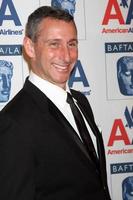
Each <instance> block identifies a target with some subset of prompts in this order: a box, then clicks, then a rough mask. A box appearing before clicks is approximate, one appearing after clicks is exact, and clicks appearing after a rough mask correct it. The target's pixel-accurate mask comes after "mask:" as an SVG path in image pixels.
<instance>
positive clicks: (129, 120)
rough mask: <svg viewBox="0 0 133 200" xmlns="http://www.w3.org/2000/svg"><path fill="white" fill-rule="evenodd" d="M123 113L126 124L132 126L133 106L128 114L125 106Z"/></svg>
mask: <svg viewBox="0 0 133 200" xmlns="http://www.w3.org/2000/svg"><path fill="white" fill-rule="evenodd" d="M124 114H125V118H126V121H127V125H126V126H128V127H129V128H133V108H132V111H131V114H130V113H129V110H128V108H127V107H126V109H125V112H124Z"/></svg>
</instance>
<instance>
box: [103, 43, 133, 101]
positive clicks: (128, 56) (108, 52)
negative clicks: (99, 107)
mask: <svg viewBox="0 0 133 200" xmlns="http://www.w3.org/2000/svg"><path fill="white" fill-rule="evenodd" d="M132 53H133V42H115V43H114V42H111V43H105V67H106V87H107V90H106V91H107V99H108V100H118V99H119V100H123V99H132V98H133V55H132Z"/></svg>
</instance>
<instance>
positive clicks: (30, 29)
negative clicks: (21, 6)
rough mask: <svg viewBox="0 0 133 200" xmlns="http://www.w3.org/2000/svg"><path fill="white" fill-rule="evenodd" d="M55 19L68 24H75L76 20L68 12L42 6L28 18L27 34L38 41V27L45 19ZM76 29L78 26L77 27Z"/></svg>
mask: <svg viewBox="0 0 133 200" xmlns="http://www.w3.org/2000/svg"><path fill="white" fill-rule="evenodd" d="M48 17H49V18H53V19H57V20H63V21H66V22H71V21H72V22H73V23H74V24H75V22H74V18H73V16H72V15H70V14H69V13H68V12H67V11H65V10H62V9H59V8H55V7H51V6H42V7H39V8H38V9H36V10H35V11H34V12H33V13H31V14H30V15H29V17H28V21H27V24H26V31H25V34H26V36H27V37H29V38H30V39H31V40H32V41H33V42H35V41H36V39H37V36H38V26H39V24H40V23H41V21H42V20H43V19H44V18H48ZM75 28H76V25H75Z"/></svg>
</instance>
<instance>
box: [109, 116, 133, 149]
mask: <svg viewBox="0 0 133 200" xmlns="http://www.w3.org/2000/svg"><path fill="white" fill-rule="evenodd" d="M120 140H122V141H123V142H124V143H125V145H130V141H129V138H128V135H127V132H126V130H125V127H124V125H123V122H122V120H121V119H116V120H115V121H114V124H113V127H112V131H111V134H110V138H109V142H108V146H113V144H114V142H115V141H120Z"/></svg>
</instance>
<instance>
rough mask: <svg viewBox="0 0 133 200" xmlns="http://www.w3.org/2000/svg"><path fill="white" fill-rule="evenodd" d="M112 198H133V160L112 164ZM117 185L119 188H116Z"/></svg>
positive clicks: (124, 199)
mask: <svg viewBox="0 0 133 200" xmlns="http://www.w3.org/2000/svg"><path fill="white" fill-rule="evenodd" d="M110 173H111V189H112V199H121V200H132V199H133V162H127V163H112V164H111V165H110ZM116 185H117V190H116Z"/></svg>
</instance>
